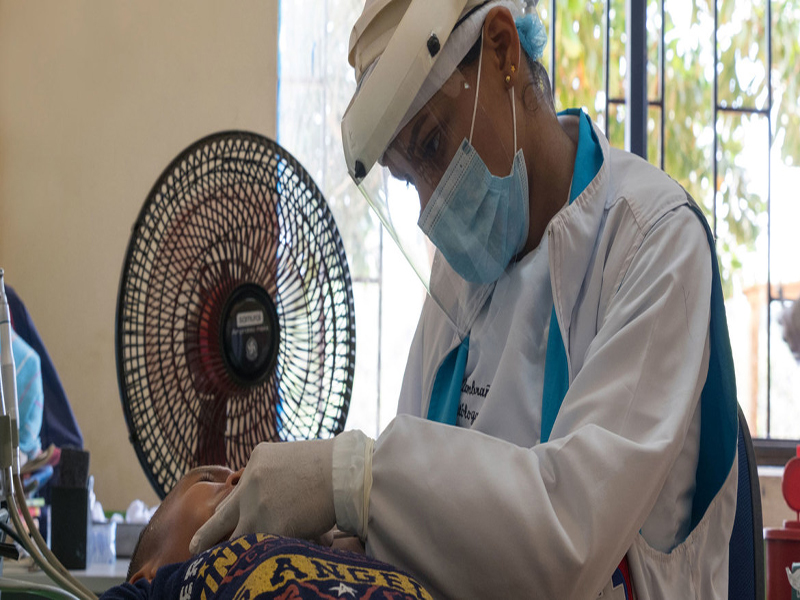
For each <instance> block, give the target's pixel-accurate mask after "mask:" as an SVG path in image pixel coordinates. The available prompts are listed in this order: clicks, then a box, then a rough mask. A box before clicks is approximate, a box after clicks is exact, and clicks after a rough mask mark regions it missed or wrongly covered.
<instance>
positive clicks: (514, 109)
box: [473, 42, 522, 154]
mask: <svg viewBox="0 0 800 600" xmlns="http://www.w3.org/2000/svg"><path fill="white" fill-rule="evenodd" d="M482 43H483V42H481V44H482ZM521 59H522V50H521V48H517V64H520V60H521ZM511 68H512V70H513V68H514V65H511ZM508 99H509V100H510V101H511V119H512V122H513V124H514V154H516V153H517V150H518V148H517V103H516V102H514V86H513V85H512V86H511V87H510V88H508ZM473 119H474V117H473Z"/></svg>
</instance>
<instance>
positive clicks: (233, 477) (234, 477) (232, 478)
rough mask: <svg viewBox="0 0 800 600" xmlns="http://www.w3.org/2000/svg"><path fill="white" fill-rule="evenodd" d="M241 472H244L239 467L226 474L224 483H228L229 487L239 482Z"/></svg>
mask: <svg viewBox="0 0 800 600" xmlns="http://www.w3.org/2000/svg"><path fill="white" fill-rule="evenodd" d="M242 473H244V469H239V470H238V471H235V472H233V473H231V474H230V475H228V479H227V480H226V481H225V485H229V486H231V487H233V486H235V485H236V484H238V483H239V480H240V479H241V478H242Z"/></svg>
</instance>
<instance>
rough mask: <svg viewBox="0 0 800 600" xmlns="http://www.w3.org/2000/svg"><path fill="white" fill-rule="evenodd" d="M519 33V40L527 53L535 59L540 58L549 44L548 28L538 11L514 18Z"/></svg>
mask: <svg viewBox="0 0 800 600" xmlns="http://www.w3.org/2000/svg"><path fill="white" fill-rule="evenodd" d="M514 23H516V25H517V32H518V33H519V41H520V44H522V47H523V49H524V50H525V53H526V54H527V55H528V56H530V57H531V58H532V59H533V60H539V59H540V58H542V55H543V54H544V47H545V46H546V45H547V30H546V29H545V28H544V24H543V23H542V20H541V19H540V18H539V15H538V14H537V13H535V12H534V13H527V14H525V15H524V16H522V17H517V18H516V19H514Z"/></svg>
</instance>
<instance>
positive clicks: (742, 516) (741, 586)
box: [728, 406, 766, 600]
mask: <svg viewBox="0 0 800 600" xmlns="http://www.w3.org/2000/svg"><path fill="white" fill-rule="evenodd" d="M729 548H730V558H729V563H728V598H729V600H745V599H746V600H753V599H755V600H764V596H765V593H766V589H765V586H764V530H763V524H762V519H761V487H760V486H759V484H758V470H757V465H756V457H755V452H754V451H753V440H752V439H751V438H750V430H749V429H748V427H747V421H745V418H744V414H743V413H742V407H741V406H740V407H739V491H738V496H737V498H736V517H735V519H734V522H733V533H732V534H731V542H730V547H729Z"/></svg>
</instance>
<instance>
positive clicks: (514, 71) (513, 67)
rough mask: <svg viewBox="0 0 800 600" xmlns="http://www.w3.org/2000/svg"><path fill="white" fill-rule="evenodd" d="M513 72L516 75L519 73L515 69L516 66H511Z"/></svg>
mask: <svg viewBox="0 0 800 600" xmlns="http://www.w3.org/2000/svg"><path fill="white" fill-rule="evenodd" d="M511 72H512V73H516V72H517V67H515V66H514V65H511Z"/></svg>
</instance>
